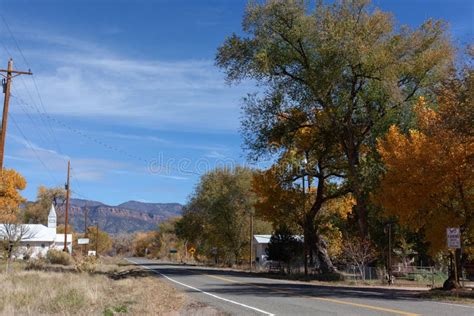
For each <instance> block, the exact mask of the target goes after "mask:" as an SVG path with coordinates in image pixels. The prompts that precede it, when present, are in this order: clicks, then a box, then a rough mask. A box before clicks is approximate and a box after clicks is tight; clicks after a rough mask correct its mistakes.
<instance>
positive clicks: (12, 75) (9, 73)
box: [0, 58, 33, 171]
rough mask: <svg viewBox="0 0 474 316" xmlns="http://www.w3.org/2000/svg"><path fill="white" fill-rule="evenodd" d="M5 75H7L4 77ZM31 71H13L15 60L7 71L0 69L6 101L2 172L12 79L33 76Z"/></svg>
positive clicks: (1, 142) (0, 142) (0, 151)
mask: <svg viewBox="0 0 474 316" xmlns="http://www.w3.org/2000/svg"><path fill="white" fill-rule="evenodd" d="M3 73H6V75H4V74H3ZM32 74H33V73H32V72H31V71H18V70H13V59H11V58H10V60H9V61H8V68H7V69H0V75H1V76H2V77H3V81H2V85H3V93H5V99H4V100H3V116H2V133H1V137H0V171H3V157H4V155H5V139H6V135H7V121H8V106H9V104H10V88H11V83H12V79H13V78H15V77H17V76H19V75H32Z"/></svg>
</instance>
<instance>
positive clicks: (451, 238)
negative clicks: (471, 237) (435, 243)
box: [446, 227, 461, 249]
mask: <svg viewBox="0 0 474 316" xmlns="http://www.w3.org/2000/svg"><path fill="white" fill-rule="evenodd" d="M446 240H447V241H448V248H453V249H458V248H461V231H460V229H459V227H448V228H447V229H446Z"/></svg>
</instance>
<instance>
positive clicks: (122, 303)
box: [0, 264, 185, 315]
mask: <svg viewBox="0 0 474 316" xmlns="http://www.w3.org/2000/svg"><path fill="white" fill-rule="evenodd" d="M115 267H116V265H115ZM128 268H129V267H128ZM109 269H111V270H112V271H114V270H116V268H114V265H113V264H110V265H107V267H105V269H104V270H109ZM124 269H125V267H122V268H120V270H122V272H121V275H122V276H123V277H122V278H120V279H118V280H113V279H111V278H110V277H108V276H107V274H101V273H99V274H89V273H70V272H48V271H21V270H19V269H15V270H13V271H10V272H9V273H8V274H6V273H5V272H4V271H2V272H1V273H0V284H1V285H2V286H1V291H2V292H1V295H0V314H2V315H18V314H21V315H41V314H43V315H44V314H47V315H55V314H56V315H119V314H130V315H173V314H177V311H179V310H180V309H182V307H183V305H184V303H185V297H184V295H183V294H181V293H178V292H177V291H176V290H175V289H174V288H173V287H171V286H170V285H169V284H167V283H165V282H163V281H161V280H160V279H158V278H156V276H153V275H149V274H147V273H141V274H137V273H130V274H129V275H127V271H124ZM134 272H136V271H134Z"/></svg>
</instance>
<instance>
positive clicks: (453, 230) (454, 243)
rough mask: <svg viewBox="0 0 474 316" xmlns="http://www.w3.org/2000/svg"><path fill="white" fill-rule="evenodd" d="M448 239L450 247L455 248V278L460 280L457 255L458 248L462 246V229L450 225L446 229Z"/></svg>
mask: <svg viewBox="0 0 474 316" xmlns="http://www.w3.org/2000/svg"><path fill="white" fill-rule="evenodd" d="M446 240H447V242H448V248H449V249H453V250H454V251H453V254H452V256H453V257H454V279H455V280H456V282H457V281H458V261H457V259H458V258H457V255H456V249H460V248H461V230H460V229H459V227H448V228H447V229H446Z"/></svg>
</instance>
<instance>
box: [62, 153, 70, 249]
mask: <svg viewBox="0 0 474 316" xmlns="http://www.w3.org/2000/svg"><path fill="white" fill-rule="evenodd" d="M70 172H71V161H69V160H68V161H67V182H66V212H65V216H64V249H63V250H64V252H67V225H68V222H69V177H70Z"/></svg>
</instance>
